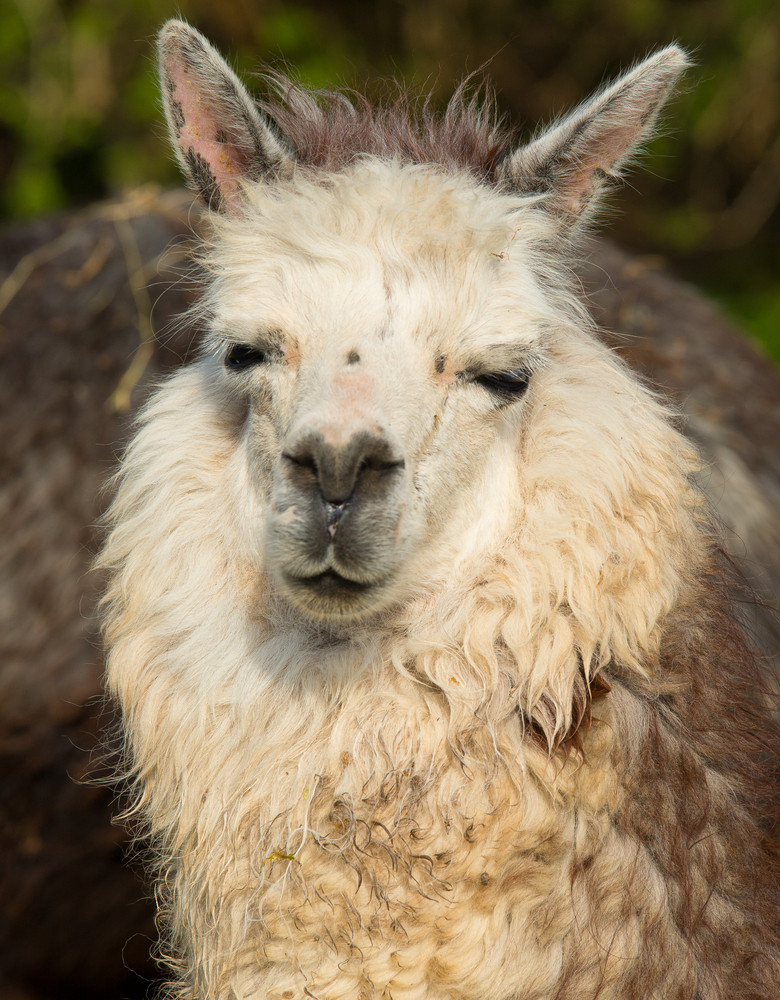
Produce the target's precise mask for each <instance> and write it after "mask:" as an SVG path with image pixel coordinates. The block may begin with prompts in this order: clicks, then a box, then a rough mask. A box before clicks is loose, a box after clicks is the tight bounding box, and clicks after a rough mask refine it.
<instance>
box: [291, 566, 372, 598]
mask: <svg viewBox="0 0 780 1000" xmlns="http://www.w3.org/2000/svg"><path fill="white" fill-rule="evenodd" d="M290 579H292V580H294V581H295V584H296V585H297V586H299V587H305V588H306V589H307V590H310V591H312V592H313V593H315V594H323V595H327V596H331V595H333V596H337V595H340V594H365V593H366V591H368V590H371V588H372V587H373V586H375V584H373V583H360V582H359V581H358V580H350V579H349V578H348V577H346V576H342V575H341V573H337V572H336V570H335V569H326V570H325V572H324V573H317V574H316V575H315V576H304V577H291V578H290Z"/></svg>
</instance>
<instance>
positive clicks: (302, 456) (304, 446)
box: [282, 430, 405, 508]
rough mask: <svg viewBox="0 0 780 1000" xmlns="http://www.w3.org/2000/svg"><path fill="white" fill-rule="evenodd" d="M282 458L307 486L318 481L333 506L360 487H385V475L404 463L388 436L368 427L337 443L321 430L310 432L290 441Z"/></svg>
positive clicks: (292, 474)
mask: <svg viewBox="0 0 780 1000" xmlns="http://www.w3.org/2000/svg"><path fill="white" fill-rule="evenodd" d="M282 457H283V458H284V460H285V462H286V463H287V468H288V474H289V475H291V476H293V477H294V478H296V479H298V481H299V485H300V486H301V487H305V488H306V489H310V488H311V486H312V485H313V484H314V483H315V482H316V484H317V487H318V489H319V492H320V494H321V496H322V499H323V500H324V501H325V502H326V503H327V504H328V505H329V507H333V508H336V507H339V506H342V505H343V504H344V503H346V501H347V500H350V499H351V498H352V496H353V494H354V493H355V491H356V490H358V489H360V491H361V493H364V492H365V491H367V490H369V491H372V492H373V491H374V490H384V489H385V487H384V485H383V484H384V481H385V479H386V476H387V475H388V474H389V473H391V472H394V471H397V470H399V469H402V468H403V467H404V465H405V462H404V460H403V459H399V458H397V452H396V451H395V450H394V448H393V447H392V445H391V443H390V441H389V440H388V438H386V437H385V436H384V435H383V434H379V433H375V432H372V431H368V430H360V431H357V432H356V433H354V434H352V435H351V437H349V438H348V439H347V440H346V441H343V442H340V443H338V444H334V443H332V442H331V441H329V440H328V439H326V438H325V436H324V435H323V434H322V433H321V432H320V431H308V432H307V433H305V434H303V435H302V436H300V437H298V438H297V439H296V440H294V441H293V442H291V444H290V445H289V446H288V447H287V448H286V449H285V450H284V451H283V452H282ZM301 476H303V478H301Z"/></svg>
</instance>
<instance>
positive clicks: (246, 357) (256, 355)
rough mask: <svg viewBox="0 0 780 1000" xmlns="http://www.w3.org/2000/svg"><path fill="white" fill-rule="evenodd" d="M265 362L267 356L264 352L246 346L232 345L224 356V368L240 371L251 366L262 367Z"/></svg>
mask: <svg viewBox="0 0 780 1000" xmlns="http://www.w3.org/2000/svg"><path fill="white" fill-rule="evenodd" d="M267 360H268V354H267V353H266V352H265V351H260V350H258V349H257V348H256V347H250V346H249V345H248V344H233V345H232V346H231V347H230V348H228V351H227V354H226V355H225V367H226V368H229V369H232V370H233V371H240V370H241V369H243V368H251V367H252V366H253V365H262V364H263V363H264V362H265V361H267Z"/></svg>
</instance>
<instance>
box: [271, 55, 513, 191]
mask: <svg viewBox="0 0 780 1000" xmlns="http://www.w3.org/2000/svg"><path fill="white" fill-rule="evenodd" d="M261 78H262V79H263V80H264V81H265V83H266V84H267V86H268V88H269V90H270V91H271V94H272V96H271V97H269V98H264V99H260V100H258V104H259V106H260V108H261V109H262V110H263V111H264V112H265V113H266V114H267V115H268V116H269V117H270V118H271V120H272V121H274V122H275V123H276V124H277V126H278V127H279V129H280V131H281V133H282V134H283V135H285V136H286V137H287V139H288V140H291V141H292V142H293V143H294V145H295V148H296V152H297V154H298V158H299V161H300V162H302V163H304V164H308V165H310V166H316V167H322V168H324V169H327V170H338V169H339V168H342V167H344V166H346V165H347V164H349V163H351V162H352V161H353V160H355V159H356V158H357V157H359V156H361V155H366V154H368V155H374V156H382V157H386V158H389V159H396V160H399V161H400V162H403V163H437V164H441V165H442V166H445V167H447V168H450V169H466V170H470V171H472V172H473V173H475V174H476V175H477V176H479V177H482V178H485V179H490V178H492V176H493V174H494V171H495V167H496V165H497V164H498V163H499V162H500V160H501V158H502V157H503V155H504V154H505V153H506V151H507V149H508V148H509V146H510V144H511V141H512V139H513V137H514V133H513V131H512V130H511V129H509V128H507V127H506V126H505V125H504V123H503V121H502V120H501V116H500V115H499V113H498V110H497V107H496V101H495V96H494V94H493V91H492V88H491V87H490V85H489V84H488V83H486V82H484V81H483V82H482V83H481V84H478V85H477V86H476V87H474V86H473V76H469V77H466V79H465V80H463V82H462V83H461V84H460V85H459V86H458V88H457V89H456V91H455V93H454V94H453V95H452V97H451V99H450V101H449V103H448V104H447V107H446V108H445V109H444V111H443V112H438V111H437V110H435V109H434V107H433V106H432V100H431V98H430V96H426V97H419V96H417V95H415V94H414V93H412V92H410V91H408V90H405V89H404V88H403V87H402V86H401V85H400V84H395V85H394V87H395V90H396V93H395V94H394V95H393V96H392V97H391V98H390V99H388V100H386V101H384V102H381V103H379V104H376V105H374V104H372V103H371V102H370V101H369V100H368V99H367V98H366V97H365V96H364V95H363V94H360V93H358V92H356V91H347V92H340V91H327V90H309V89H307V88H305V87H303V86H301V85H300V84H299V83H296V82H295V81H293V80H291V79H290V78H289V77H287V76H285V75H284V74H283V73H279V72H269V73H263V74H262V77H261Z"/></svg>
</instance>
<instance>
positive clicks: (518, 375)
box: [474, 368, 531, 398]
mask: <svg viewBox="0 0 780 1000" xmlns="http://www.w3.org/2000/svg"><path fill="white" fill-rule="evenodd" d="M530 380H531V373H530V372H529V371H528V370H527V369H525V368H513V369H512V370H511V371H508V372H489V373H488V374H486V375H478V376H477V377H476V379H475V380H474V381H475V382H477V383H478V384H479V385H481V386H484V387H485V388H486V389H490V390H491V392H494V393H496V394H497V395H500V396H503V397H505V398H506V397H513V398H516V397H519V396H522V395H523V393H524V392H525V390H526V389H527V388H528V383H529V382H530Z"/></svg>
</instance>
